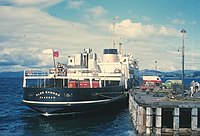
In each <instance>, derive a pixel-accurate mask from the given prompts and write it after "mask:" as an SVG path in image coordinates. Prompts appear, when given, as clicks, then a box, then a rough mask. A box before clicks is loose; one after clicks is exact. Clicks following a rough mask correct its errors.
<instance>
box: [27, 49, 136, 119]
mask: <svg viewBox="0 0 200 136" xmlns="http://www.w3.org/2000/svg"><path fill="white" fill-rule="evenodd" d="M54 55H55V56H54V57H58V56H56V55H57V54H54ZM137 80H139V66H138V59H134V58H133V56H132V55H131V54H122V53H121V52H120V51H119V49H115V48H111V49H104V50H103V54H101V55H97V54H96V53H93V52H92V49H84V50H83V51H82V52H81V53H80V54H75V55H73V56H68V63H67V64H61V63H58V64H57V65H56V66H54V67H53V68H50V69H47V70H44V69H42V70H36V69H26V70H24V78H23V103H24V104H25V105H27V106H28V107H30V108H32V109H33V110H35V111H37V112H39V113H40V114H42V115H45V116H50V115H65V114H79V113H88V112H98V111H102V110H103V111H105V110H110V109H115V108H118V107H120V106H122V105H124V104H125V103H126V102H127V90H128V89H130V88H132V86H134V84H136V83H137Z"/></svg>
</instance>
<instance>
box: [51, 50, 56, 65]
mask: <svg viewBox="0 0 200 136" xmlns="http://www.w3.org/2000/svg"><path fill="white" fill-rule="evenodd" d="M52 51H53V53H52V55H53V64H54V68H56V60H55V56H54V50H53V49H52Z"/></svg>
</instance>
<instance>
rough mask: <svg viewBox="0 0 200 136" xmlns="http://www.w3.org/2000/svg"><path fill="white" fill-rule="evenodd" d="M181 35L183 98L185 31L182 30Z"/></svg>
mask: <svg viewBox="0 0 200 136" xmlns="http://www.w3.org/2000/svg"><path fill="white" fill-rule="evenodd" d="M181 33H182V97H183V96H184V57H185V54H184V49H185V47H184V34H185V33H186V30H184V29H182V30H181Z"/></svg>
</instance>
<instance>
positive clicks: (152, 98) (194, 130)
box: [129, 87, 200, 136]
mask: <svg viewBox="0 0 200 136" xmlns="http://www.w3.org/2000/svg"><path fill="white" fill-rule="evenodd" d="M175 90H176V92H179V90H178V89H175ZM176 92H174V91H172V90H159V89H158V88H155V89H154V90H151V91H150V90H148V89H147V90H141V89H140V88H139V87H136V88H135V89H130V90H129V111H130V115H131V117H132V122H133V125H134V127H135V129H136V131H137V133H138V135H141V136H142V135H147V136H148V135H157V136H159V135H177V136H178V135H194V136H196V135H197V134H198V133H200V116H199V115H200V92H196V93H195V94H194V97H190V94H189V92H188V95H187V92H186V94H185V96H184V97H182V94H181V93H180V94H179V93H176Z"/></svg>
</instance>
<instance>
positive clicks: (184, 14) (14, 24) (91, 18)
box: [0, 0, 200, 72]
mask: <svg viewBox="0 0 200 136" xmlns="http://www.w3.org/2000/svg"><path fill="white" fill-rule="evenodd" d="M199 13H200V1H199V0H123V1H122V0H0V52H1V53H0V72H3V71H21V70H24V69H29V68H50V67H53V59H52V49H54V50H58V51H59V53H60V54H59V55H60V56H59V58H57V60H56V61H59V62H60V63H67V58H68V56H69V55H73V54H75V53H80V52H81V51H82V50H83V49H84V48H92V50H93V51H94V52H96V53H98V54H101V53H102V51H103V49H104V48H113V44H112V37H113V27H112V26H113V25H112V24H113V22H115V39H116V41H117V43H119V42H122V51H123V52H124V53H131V54H133V56H134V58H138V59H139V66H140V70H143V69H155V68H156V67H157V69H158V70H159V71H175V70H181V68H182V50H181V49H182V39H183V35H182V33H181V32H180V31H181V30H182V29H185V30H186V31H187V32H186V33H185V34H184V46H185V48H184V52H185V69H187V70H200V64H199V60H200V55H199V53H200V46H199V44H200V16H199ZM116 48H118V46H116ZM156 62H157V63H156Z"/></svg>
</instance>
